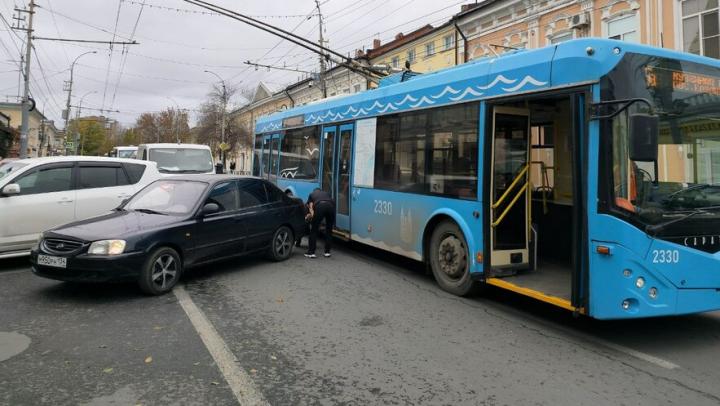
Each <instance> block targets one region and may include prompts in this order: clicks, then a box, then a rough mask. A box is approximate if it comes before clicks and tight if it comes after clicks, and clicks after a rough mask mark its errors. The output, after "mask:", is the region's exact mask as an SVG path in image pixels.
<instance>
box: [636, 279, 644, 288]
mask: <svg viewBox="0 0 720 406" xmlns="http://www.w3.org/2000/svg"><path fill="white" fill-rule="evenodd" d="M635 286H637V287H638V289H642V288H643V286H645V278H643V277H642V276H641V277H639V278H637V280H636V281H635Z"/></svg>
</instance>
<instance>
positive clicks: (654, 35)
mask: <svg viewBox="0 0 720 406" xmlns="http://www.w3.org/2000/svg"><path fill="white" fill-rule="evenodd" d="M718 12H719V9H718V2H717V1H714V0H710V1H705V0H703V1H700V0H486V1H484V2H480V3H478V4H471V5H467V6H464V7H463V10H462V11H461V12H460V13H459V14H458V15H457V16H456V17H455V18H456V21H457V24H458V27H459V28H460V32H459V34H460V43H459V44H458V59H459V62H460V63H462V62H464V61H468V60H472V59H475V58H480V57H485V56H493V55H494V53H502V52H504V51H507V50H512V49H513V48H540V47H544V46H548V45H552V44H556V43H559V42H562V41H567V40H570V39H573V38H580V37H589V36H592V37H601V38H612V39H618V40H623V41H631V42H639V43H643V44H647V45H653V46H658V47H664V48H670V49H675V50H679V51H685V52H692V53H696V54H702V55H707V56H712V57H720V32H719V31H720V30H719V29H718V27H719V26H720V24H719V22H720V19H719V16H718Z"/></svg>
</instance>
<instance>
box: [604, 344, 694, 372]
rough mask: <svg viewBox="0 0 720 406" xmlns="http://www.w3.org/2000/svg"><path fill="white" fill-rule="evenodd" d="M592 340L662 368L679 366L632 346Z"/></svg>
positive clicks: (676, 367)
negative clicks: (634, 348)
mask: <svg viewBox="0 0 720 406" xmlns="http://www.w3.org/2000/svg"><path fill="white" fill-rule="evenodd" d="M592 341H595V342H596V343H598V344H600V345H602V346H605V347H608V348H611V349H613V350H615V351H619V352H622V353H625V354H627V355H630V356H632V357H635V358H638V359H641V360H643V361H645V362H649V363H651V364H655V365H657V366H659V367H662V368H665V369H678V368H680V365H677V364H673V363H672V362H670V361H666V360H664V359H662V358H658V357H655V356H652V355H650V354H646V353H644V352H640V351H636V350H633V349H632V348H628V347H625V346H622V345H618V344H614V343H611V342H609V341H605V340H600V339H592Z"/></svg>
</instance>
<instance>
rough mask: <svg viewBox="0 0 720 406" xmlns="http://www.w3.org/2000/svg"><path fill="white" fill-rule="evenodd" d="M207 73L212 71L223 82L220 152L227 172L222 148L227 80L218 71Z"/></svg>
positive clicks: (223, 142)
mask: <svg viewBox="0 0 720 406" xmlns="http://www.w3.org/2000/svg"><path fill="white" fill-rule="evenodd" d="M205 73H210V74H212V75H215V76H217V78H218V79H220V83H222V103H223V105H222V119H221V121H222V124H221V125H220V153H221V154H222V155H221V157H222V167H223V172H225V150H224V149H223V148H222V146H223V144H225V110H226V109H227V87H225V81H224V80H223V78H222V77H221V76H220V75H218V74H217V73H215V72H213V71H210V70H206V71H205Z"/></svg>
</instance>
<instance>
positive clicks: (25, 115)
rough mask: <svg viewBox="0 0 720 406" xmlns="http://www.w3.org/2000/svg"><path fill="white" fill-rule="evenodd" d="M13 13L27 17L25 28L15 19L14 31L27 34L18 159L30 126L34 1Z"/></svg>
mask: <svg viewBox="0 0 720 406" xmlns="http://www.w3.org/2000/svg"><path fill="white" fill-rule="evenodd" d="M15 11H17V12H18V14H20V13H26V14H27V15H28V25H27V28H22V27H20V22H21V21H24V20H25V18H20V17H19V16H18V17H15V19H16V20H17V21H18V26H17V27H15V29H16V30H19V31H25V32H26V33H27V40H25V74H24V76H25V77H24V80H25V90H24V91H23V98H22V124H21V126H20V159H22V158H27V148H28V131H29V125H30V55H31V52H32V38H33V36H32V32H33V15H34V14H35V0H30V8H29V9H27V10H26V9H19V8H16V9H15Z"/></svg>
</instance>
